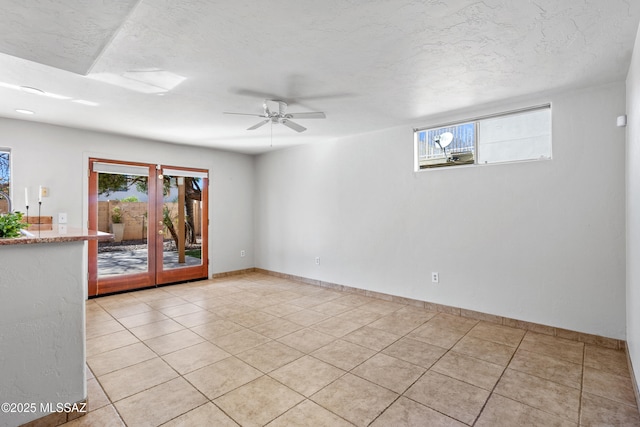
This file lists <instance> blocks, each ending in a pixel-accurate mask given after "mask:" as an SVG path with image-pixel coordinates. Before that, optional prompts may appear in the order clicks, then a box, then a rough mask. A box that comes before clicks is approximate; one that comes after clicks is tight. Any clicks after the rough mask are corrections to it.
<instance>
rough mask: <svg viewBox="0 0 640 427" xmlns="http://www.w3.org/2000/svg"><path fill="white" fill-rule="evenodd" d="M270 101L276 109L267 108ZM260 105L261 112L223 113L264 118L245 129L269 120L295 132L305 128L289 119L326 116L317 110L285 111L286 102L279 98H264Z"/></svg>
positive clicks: (255, 127) (262, 124)
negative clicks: (276, 106)
mask: <svg viewBox="0 0 640 427" xmlns="http://www.w3.org/2000/svg"><path fill="white" fill-rule="evenodd" d="M270 102H273V103H277V104H278V108H277V111H273V110H272V109H271V108H269V103H270ZM262 107H263V108H264V113H263V114H251V113H229V112H225V113H224V114H236V115H239V116H255V117H263V118H264V120H262V121H261V122H259V123H256V124H255V125H253V126H251V127H250V128H247V130H254V129H258V128H259V127H261V126H264V125H266V124H267V123H269V122H271V123H272V124H278V123H282V124H283V125H285V126H286V127H288V128H290V129H293V130H295V131H296V132H304V131H305V130H307V128H306V127H304V126H301V125H299V124H298V123H296V122H293V121H291V119H325V118H327V116H326V115H325V114H324V113H322V112H319V111H315V112H308V113H287V103H286V102H284V101H281V100H279V99H265V100H264V102H263V104H262Z"/></svg>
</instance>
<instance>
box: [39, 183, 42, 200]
mask: <svg viewBox="0 0 640 427" xmlns="http://www.w3.org/2000/svg"><path fill="white" fill-rule="evenodd" d="M38 203H42V185H41V186H40V188H39V189H38Z"/></svg>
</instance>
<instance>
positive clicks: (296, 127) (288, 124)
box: [280, 119, 307, 132]
mask: <svg viewBox="0 0 640 427" xmlns="http://www.w3.org/2000/svg"><path fill="white" fill-rule="evenodd" d="M280 123H282V124H283V125H285V126H286V127H288V128H291V129H293V130H295V131H296V132H304V131H305V130H307V128H306V127H304V126H300V125H299V124H297V123H296V122H292V121H291V120H287V119H283V120H282V121H281V122H280Z"/></svg>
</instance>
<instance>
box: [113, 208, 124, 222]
mask: <svg viewBox="0 0 640 427" xmlns="http://www.w3.org/2000/svg"><path fill="white" fill-rule="evenodd" d="M111 222H113V223H114V224H120V223H121V222H122V209H120V206H116V207H115V208H113V209H111Z"/></svg>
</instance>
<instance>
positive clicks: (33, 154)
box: [0, 119, 254, 275]
mask: <svg viewBox="0 0 640 427" xmlns="http://www.w3.org/2000/svg"><path fill="white" fill-rule="evenodd" d="M0 135H1V137H0V147H9V148H11V153H12V168H13V181H12V187H13V204H14V209H15V210H20V211H22V212H24V188H25V187H29V191H30V194H31V196H30V204H31V206H30V208H29V214H30V215H37V205H36V206H34V204H35V203H34V202H36V201H37V191H38V186H39V185H43V186H45V187H48V188H49V191H50V196H49V197H47V198H44V199H43V203H42V215H46V216H53V217H54V221H57V213H58V212H66V213H67V214H68V222H69V225H70V226H81V225H83V224H84V225H85V226H86V223H87V215H86V210H87V192H88V189H87V169H88V161H87V159H88V157H89V156H96V157H102V158H108V159H117V160H132V161H139V162H147V163H160V164H166V165H172V166H187V167H198V168H206V169H209V174H210V175H209V176H210V181H209V200H210V205H209V219H210V226H209V258H210V259H211V264H210V266H209V274H210V275H211V274H213V273H219V272H226V271H233V270H240V269H245V268H251V267H253V263H254V260H253V253H252V251H250V250H248V251H247V256H246V257H244V258H240V256H239V254H240V250H241V249H249V248H250V247H252V245H253V209H252V206H253V157H251V156H248V155H243V154H236V153H230V152H225V151H218V150H211V149H206V148H196V147H189V146H184V145H172V144H167V143H162V142H156V141H149V140H143V139H136V138H128V137H123V136H117V135H110V134H104V133H96V132H89V131H83V130H78V129H71V128H65V127H59V126H51V125H45V124H38V123H32V122H28V121H19V120H9V119H0Z"/></svg>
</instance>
